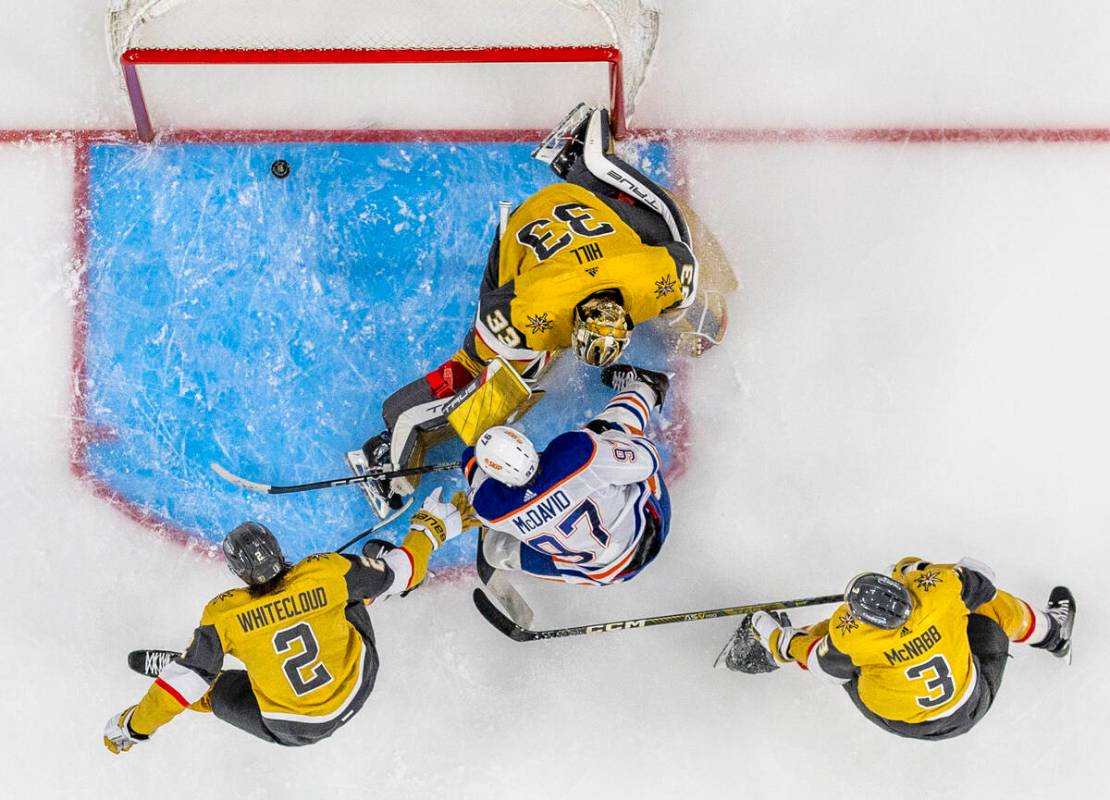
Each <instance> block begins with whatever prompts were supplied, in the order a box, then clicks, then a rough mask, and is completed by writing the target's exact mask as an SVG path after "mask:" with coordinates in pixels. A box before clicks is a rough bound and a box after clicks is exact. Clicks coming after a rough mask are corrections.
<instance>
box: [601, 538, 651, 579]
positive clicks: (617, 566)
mask: <svg viewBox="0 0 1110 800" xmlns="http://www.w3.org/2000/svg"><path fill="white" fill-rule="evenodd" d="M638 549H639V546H638V545H637V546H636V547H634V548H632V549H631V550H629V551H628V552H627V553H626V554H625V556H624V558H622V559H621V560H620V561H618V562H617V563H616V564H614V565H613V566H611V567H609V569H607V570H605V571H604V572H599V573H597V574H596V575H591V576H590V577H591V578H593V579H594V580H595V581H603V580H605V579H606V578H608V577H609V576H610V575H613V574H614V573H616V572H618V571H620V570H622V569H624V568H625V567H627V566H628V564H629V562H631V561H632V556H634V555H636V551H637V550H638Z"/></svg>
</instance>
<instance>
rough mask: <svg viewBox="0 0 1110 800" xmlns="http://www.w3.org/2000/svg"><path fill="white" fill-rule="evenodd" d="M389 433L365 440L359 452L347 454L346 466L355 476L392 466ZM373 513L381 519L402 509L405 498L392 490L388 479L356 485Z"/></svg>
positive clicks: (385, 432) (382, 433)
mask: <svg viewBox="0 0 1110 800" xmlns="http://www.w3.org/2000/svg"><path fill="white" fill-rule="evenodd" d="M389 438H390V437H389V431H382V432H381V433H379V434H378V435H377V436H375V437H373V438H371V439H367V440H366V442H365V443H364V444H363V445H362V448H361V449H359V450H351V451H350V452H349V453H347V464H348V466H350V468H351V472H353V473H354V474H355V475H366V474H368V473H371V472H376V471H378V470H382V469H390V468H391V467H392V466H393V464H392V462H391V461H390V457H389ZM358 487H359V488H360V489H361V490H362V493H363V495H365V497H366V499H367V501H369V503H370V505H371V507H372V508H373V509H374V513H375V514H377V515H378V517H379V518H381V519H386V518H387V517H389V516H391V515H393V514H396V513H397V511H399V510H400V509H402V508H404V506H405V498H404V497H403V496H402V495H400V494H399V493H398V492H396V491H394V490H393V487H392V481H390V479H389V478H382V479H377V480H370V481H367V482H366V483H360V484H358Z"/></svg>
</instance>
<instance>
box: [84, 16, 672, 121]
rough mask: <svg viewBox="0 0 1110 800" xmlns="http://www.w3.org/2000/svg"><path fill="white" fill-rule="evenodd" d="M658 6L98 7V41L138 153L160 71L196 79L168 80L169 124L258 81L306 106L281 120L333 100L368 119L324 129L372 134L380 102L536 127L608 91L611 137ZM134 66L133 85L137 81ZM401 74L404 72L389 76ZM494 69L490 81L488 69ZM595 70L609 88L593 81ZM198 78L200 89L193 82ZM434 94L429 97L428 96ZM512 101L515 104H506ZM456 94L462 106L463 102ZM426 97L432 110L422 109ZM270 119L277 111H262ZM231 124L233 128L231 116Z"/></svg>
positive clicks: (630, 95)
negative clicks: (449, 109) (463, 108)
mask: <svg viewBox="0 0 1110 800" xmlns="http://www.w3.org/2000/svg"><path fill="white" fill-rule="evenodd" d="M658 3H659V0H110V5H109V10H108V14H107V17H106V25H105V27H106V31H105V32H106V38H107V44H108V49H109V54H110V57H111V59H112V63H113V65H114V67H115V68H116V69H117V70H118V71H119V74H120V79H121V84H122V85H123V87H124V88H126V90H127V93H128V95H129V97H130V100H131V106H132V110H133V112H134V115H135V123H136V128H137V130H138V132H139V137H140V138H141V139H142V140H143V141H150V140H152V139H153V137H154V126H153V123H152V121H151V116H150V113H149V111H148V108H147V103H146V96H145V94H144V84H145V85H146V88H147V90H148V92H147V93H150V94H153V93H154V90H153V89H151V84H152V83H153V80H152V78H150V77H148V75H147V74H148V73H150V74H152V75H153V74H155V73H164V72H165V71H166V68H168V67H175V68H178V69H188V70H191V72H190V73H189V74H190V75H191V76H194V77H186V78H182V77H180V75H181V74H182V73H180V72H179V73H178V76H179V77H178V78H176V79H171V81H170V83H171V84H173V83H176V84H177V86H178V88H179V89H180V88H181V86H182V84H184V86H185V87H186V88H185V90H184V91H180V92H179V100H178V103H179V104H180V106H186V108H185V110H184V111H183V112H182V111H181V110H180V108H177V109H175V110H176V111H177V112H178V113H177V114H176V115H175V114H170V113H169V112H165V113H166V114H167V116H172V117H173V122H174V123H177V122H179V120H180V118H181V116H182V115H184V116H188V112H189V107H192V108H193V109H194V110H195V111H196V112H197V116H198V118H200V119H201V120H202V122H211V121H212V119H213V118H212V117H211V115H210V114H211V113H215V114H217V115H218V114H219V113H220V112H218V111H217V112H211V110H212V109H213V108H214V107H215V106H216V105H218V104H219V102H220V101H227V100H228V98H234V97H237V96H238V97H247V98H252V97H253V96H254V95H255V94H256V93H258V94H259V96H262V95H264V94H265V93H266V90H267V86H266V84H267V82H269V83H270V84H271V88H273V89H275V91H274V95H275V98H276V99H275V101H273V102H271V103H270V105H271V106H273V105H274V104H275V103H277V104H278V105H280V102H278V99H280V98H284V97H290V96H296V95H297V93H298V92H303V93H304V94H305V98H304V99H302V100H300V101H298V102H299V106H298V107H296V108H291V109H290V112H289V113H290V114H291V115H292V116H293V117H296V116H297V115H298V111H299V113H300V114H301V115H302V116H308V117H313V118H319V117H320V112H321V111H322V110H323V109H321V108H317V109H315V110H314V109H313V108H312V101H313V99H315V100H317V101H319V100H320V96H321V94H323V95H325V96H326V95H328V94H329V93H333V94H334V100H335V101H336V102H335V103H333V104H332V105H337V104H344V103H345V104H348V105H352V106H353V105H355V104H358V103H362V104H363V105H362V108H364V109H366V110H365V111H364V112H363V113H362V115H361V116H360V115H358V114H355V115H354V116H353V117H351V118H347V119H342V118H340V120H339V121H338V122H337V123H332V124H333V125H335V126H337V127H362V126H373V125H374V124H375V123H378V122H380V120H379V119H377V117H378V116H381V115H382V114H377V113H370V112H369V109H373V110H374V111H375V112H382V109H384V108H388V107H389V105H390V104H391V103H393V104H394V105H396V106H397V113H400V114H408V115H409V117H412V116H416V117H418V118H421V119H423V118H424V117H426V116H428V115H427V114H422V112H426V111H427V110H428V105H429V103H431V102H435V103H438V104H440V105H450V104H451V103H452V102H458V103H460V104H464V103H469V104H470V105H471V106H473V107H474V108H476V109H478V110H477V111H476V112H475V114H474V115H475V116H479V117H482V118H491V117H493V118H496V117H497V116H498V115H499V109H498V108H496V107H492V106H491V107H490V108H488V109H486V110H484V111H483V110H481V106H482V102H483V101H484V102H486V103H491V104H492V103H494V102H500V103H501V106H502V107H505V106H509V107H513V108H515V109H517V110H521V111H525V112H527V111H529V110H532V111H535V110H536V109H537V108H541V109H542V119H540V120H537V122H538V124H540V125H545V124H549V123H550V119H551V118H552V117H553V116H555V117H557V116H558V115H559V114H560V113H562V111H563V110H564V109H563V108H561V107H560V106H561V105H565V104H566V100H565V99H564V98H562V97H556V98H553V97H552V95H553V94H555V95H557V94H558V93H559V91H560V90H561V91H565V92H567V93H568V97H571V98H573V99H585V95H586V94H587V91H585V89H586V88H588V89H589V90H590V91H596V90H597V86H598V84H601V85H602V86H604V87H605V88H606V89H607V96H606V97H604V98H603V99H604V101H607V102H608V103H609V105H610V108H611V109H612V119H613V122H614V128H615V130H616V131H617V132H618V134H619V133H620V132H622V131H623V129H624V123H625V119H626V118H627V115H628V114H630V113H631V112H632V110H633V109H634V107H635V101H636V95H637V93H638V92H639V90H640V87H641V86H642V84H643V82H644V78H645V75H646V72H647V68H648V65H649V63H650V61H651V57H652V55H653V52H654V49H655V44H656V40H657V38H658V33H659V7H658ZM367 65H378V68H379V72H377V73H375V76H374V77H373V78H370V77H368V76H367V74H366V73H365V72H350V71H349V70H351V69H352V68H362V69H365V68H366V67H367ZM476 65H480V66H481V67H482V68H483V70H485V71H482V72H473V71H472V72H470V73H469V74H467V75H466V76H465V77H464V78H463V79H462V82H461V83H457V82H456V83H453V82H452V81H454V80H455V79H456V78H457V77H458V75H459V74H460V73H465V71H466V69H467V68H468V67H469V68H471V69H472V70H473V68H474V67H475V66H476ZM536 65H546V68H547V69H551V65H557V67H558V68H560V69H562V70H563V71H562V72H561V73H558V76H557V77H552V76H551V74H550V73H546V74H543V75H541V74H540V73H538V72H536V71H535V70H536V68H537V67H536ZM584 66H585V67H586V70H585V71H583V67H584ZM140 67H142V68H143V73H144V76H143V78H142V80H141V81H140V75H139V73H140V69H139V68H140ZM244 67H249V68H253V69H254V70H256V71H255V72H253V73H251V74H250V75H246V76H244V75H243V74H242V73H240V77H239V78H238V79H233V78H228V77H227V76H226V72H227V71H228V70H229V69H230V70H233V69H242V68H244ZM403 67H405V68H407V70H408V71H407V72H400V71H398V70H401V69H402V68H403ZM148 68H149V69H148ZM381 68H384V69H385V72H384V73H383V72H381V71H380V70H381ZM449 68H450V69H449ZM344 69H346V70H348V71H346V72H344V71H343V70H344ZM422 69H423V71H422ZM496 69H500V71H499V72H498V71H490V70H496ZM213 70H219V71H221V74H220V76H218V77H217V76H214V74H213V72H212V71H213ZM313 70H315V71H316V73H315V75H314V74H313ZM428 70H434V72H432V73H429V72H428ZM591 70H592V71H591ZM599 70H600V71H601V74H602V75H604V76H606V78H607V80H604V79H601V78H599V77H598V74H597V73H598V71H599ZM321 71H322V72H321ZM262 72H266V73H267V74H266V75H263V74H262ZM201 73H203V74H202V77H201V78H200V79H199V83H198V82H194V81H196V80H197V79H196V78H195V76H197V75H198V74H201ZM234 80H239V84H238V85H235V84H234V83H233V82H232V81H234ZM313 80H319V81H320V82H321V86H323V87H326V88H325V89H324V90H321V89H318V88H314V87H313V85H312V82H313ZM206 81H207V82H206ZM514 81H515V82H516V85H515V87H514V85H513V84H514ZM399 84H400V85H399ZM406 84H408V85H406ZM437 85H438V86H439V87H440V88H441V91H440V92H438V93H436V92H434V91H429V88H430V87H431V88H434V87H435V86H437ZM368 87H373V88H368ZM163 89H164V90H165V91H166V93H169V94H172V91H171V88H170V87H168V86H162V87H160V88H159V89H158V91H159V92H161V91H162V90H163ZM514 91H515V92H516V93H517V95H523V96H513V95H510V94H508V92H514ZM360 92H365V94H364V95H360ZM468 93H470V94H472V95H473V97H467V95H468ZM209 95H211V96H209ZM431 96H437V97H438V99H437V100H435V101H430V100H421V98H428V97H431ZM158 97H159V109H166V108H172V106H164V105H162V102H163V99H162V98H163V95H162V94H161V93H159V95H158ZM326 101H327V98H326V97H325V102H326ZM164 102H166V103H168V104H169V103H172V102H173V101H172V100H166V101H164ZM263 103H264V101H258V103H257V104H258V105H260V106H261V105H263ZM549 106H554V107H549ZM329 110H330V109H329ZM271 112H272V113H276V114H278V115H280V114H282V113H283V112H281V111H280V110H277V111H273V109H271ZM160 113H162V112H160ZM206 113H207V114H209V116H206ZM382 113H384V112H382ZM247 116H249V115H247ZM384 116H388V114H384ZM518 116H520V115H518ZM523 116H527V113H525V114H524V115H523ZM230 117H232V118H234V117H235V113H234V111H232V113H231V114H230ZM340 117H342V115H340ZM216 118H217V119H221V118H220V117H218V116H217V117H216ZM256 118H257V117H256ZM278 118H279V119H285V117H282V116H279V117H278ZM233 121H235V120H233ZM329 121H330V120H329ZM218 127H237V126H236V125H234V124H233V125H224V126H218ZM293 127H296V126H295V125H294V126H293ZM305 127H316V126H305Z"/></svg>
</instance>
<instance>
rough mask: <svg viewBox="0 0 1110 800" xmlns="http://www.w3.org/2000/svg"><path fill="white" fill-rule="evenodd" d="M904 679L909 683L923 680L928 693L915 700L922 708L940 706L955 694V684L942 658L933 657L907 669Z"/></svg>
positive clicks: (944, 659)
mask: <svg viewBox="0 0 1110 800" xmlns="http://www.w3.org/2000/svg"><path fill="white" fill-rule="evenodd" d="M906 677H907V678H909V679H910V680H911V681H915V680H918V679H919V678H925V688H926V689H928V690H929V692H930V693H929V694H927V695H925V696H924V697H918V698H916V699H917V704H918V705H919V706H921V707H922V708H936V707H937V706H942V705H944V704H945V703H947V702H948V701H949V700H951V699H952V697H953V695H955V694H956V682H955V681H954V680H952V670H951V669H950V668H949V667H948V659H946V658H945V657H944V656H933V657H932V658H930V659H929V660H928V661H926V662H925V663H924V664H915V665H914V666H912V667H908V668H907V669H906Z"/></svg>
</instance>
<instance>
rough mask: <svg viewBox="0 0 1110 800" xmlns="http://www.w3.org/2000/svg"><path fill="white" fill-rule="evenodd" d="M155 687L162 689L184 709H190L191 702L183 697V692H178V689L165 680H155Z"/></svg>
mask: <svg viewBox="0 0 1110 800" xmlns="http://www.w3.org/2000/svg"><path fill="white" fill-rule="evenodd" d="M154 685H155V686H158V687H160V688H161V689H162V691H164V692H165V693H166V694H168V695H169V696H170V697H172V698H173V699H174V700H176V701H177V702H179V703H181V705H182V707H184V708H188V706H189V701H188V700H186V699H185V698H184V697H182V696H181V692H179V691H177V689H175V688H173V687H172V686H170V685H169V684H168V683H166V682H165V681H164V680H162V679H161V678H155V680H154Z"/></svg>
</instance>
